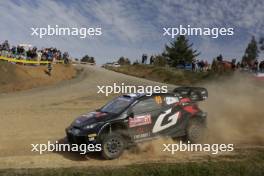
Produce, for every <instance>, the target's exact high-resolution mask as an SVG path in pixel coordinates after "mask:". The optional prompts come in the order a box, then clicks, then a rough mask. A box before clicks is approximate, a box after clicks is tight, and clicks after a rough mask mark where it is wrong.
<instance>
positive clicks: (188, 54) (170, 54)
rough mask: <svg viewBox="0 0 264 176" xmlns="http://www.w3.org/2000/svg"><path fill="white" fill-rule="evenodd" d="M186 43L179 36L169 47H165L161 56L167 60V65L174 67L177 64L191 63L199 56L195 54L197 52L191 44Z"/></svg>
mask: <svg viewBox="0 0 264 176" xmlns="http://www.w3.org/2000/svg"><path fill="white" fill-rule="evenodd" d="M188 42H189V40H188V39H186V38H185V36H184V35H181V36H179V37H177V39H176V40H175V41H173V42H171V43H170V46H168V45H165V51H164V53H163V56H165V57H167V58H168V64H169V65H171V66H173V67H176V66H177V65H179V64H186V63H191V62H192V61H193V59H194V58H195V57H196V56H198V55H199V54H200V53H197V50H193V49H192V46H193V44H189V43H188Z"/></svg>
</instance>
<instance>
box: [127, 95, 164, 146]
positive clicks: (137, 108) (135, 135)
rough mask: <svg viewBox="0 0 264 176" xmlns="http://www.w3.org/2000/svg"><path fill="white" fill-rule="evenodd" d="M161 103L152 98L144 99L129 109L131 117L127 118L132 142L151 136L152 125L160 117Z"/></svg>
mask: <svg viewBox="0 0 264 176" xmlns="http://www.w3.org/2000/svg"><path fill="white" fill-rule="evenodd" d="M161 109H162V103H161V102H158V101H157V99H155V97H154V96H150V97H144V98H143V99H141V100H139V101H138V102H137V103H136V104H135V105H134V106H132V107H131V110H130V112H131V113H132V114H133V117H129V120H128V127H129V131H130V134H131V138H132V140H135V141H137V140H141V139H145V138H150V137H152V136H153V133H152V128H153V123H154V122H155V121H156V119H157V117H158V116H159V115H160V112H161Z"/></svg>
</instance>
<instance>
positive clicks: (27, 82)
mask: <svg viewBox="0 0 264 176" xmlns="http://www.w3.org/2000/svg"><path fill="white" fill-rule="evenodd" d="M46 70H47V66H25V65H16V64H11V63H8V62H4V61H0V75H1V76H0V93H6V92H13V91H19V90H24V89H31V88H34V87H38V86H45V85H50V84H54V83H57V82H60V81H62V80H67V79H71V78H73V77H75V75H76V70H75V69H74V68H73V67H72V66H71V65H62V64H57V65H54V66H53V69H52V74H51V75H50V76H49V75H48V74H47V73H46Z"/></svg>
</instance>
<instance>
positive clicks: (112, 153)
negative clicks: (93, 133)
mask: <svg viewBox="0 0 264 176" xmlns="http://www.w3.org/2000/svg"><path fill="white" fill-rule="evenodd" d="M125 145H126V143H125V140H124V138H123V137H122V136H121V135H119V134H118V133H111V134H107V135H104V137H103V139H102V155H103V157H104V158H105V159H115V158H118V157H119V156H121V155H122V153H123V152H124V150H125Z"/></svg>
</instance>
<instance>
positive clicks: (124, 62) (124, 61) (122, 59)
mask: <svg viewBox="0 0 264 176" xmlns="http://www.w3.org/2000/svg"><path fill="white" fill-rule="evenodd" d="M117 62H118V63H119V64H120V65H130V63H131V62H130V60H129V59H128V58H125V57H123V56H122V57H120V58H119V59H118V61H117Z"/></svg>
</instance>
